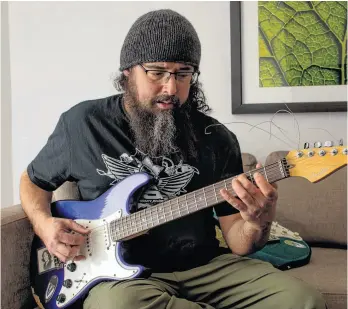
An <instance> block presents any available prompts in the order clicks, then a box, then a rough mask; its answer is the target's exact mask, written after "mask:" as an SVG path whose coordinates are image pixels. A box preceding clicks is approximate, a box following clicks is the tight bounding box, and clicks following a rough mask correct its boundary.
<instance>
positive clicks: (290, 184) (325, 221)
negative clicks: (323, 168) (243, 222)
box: [266, 151, 347, 245]
mask: <svg viewBox="0 0 348 309" xmlns="http://www.w3.org/2000/svg"><path fill="white" fill-rule="evenodd" d="M287 153H288V152H287V151H278V152H272V153H271V154H270V155H269V156H268V157H267V159H266V165H268V164H270V163H272V162H275V161H277V160H279V159H280V158H282V157H285V156H286V154H287ZM278 191H279V199H278V206H277V207H278V208H277V221H279V223H280V224H281V225H283V226H286V227H287V228H288V229H290V230H292V231H294V232H295V231H296V232H298V233H300V235H301V236H302V237H303V238H304V239H305V240H306V241H307V242H309V243H310V244H315V243H331V244H340V245H345V244H346V243H347V167H344V168H341V169H340V170H338V171H336V172H335V173H333V174H331V175H330V176H329V177H327V178H325V179H323V180H321V181H319V182H317V183H311V182H309V181H308V180H307V179H305V178H302V177H290V178H287V179H283V180H281V181H279V182H278Z"/></svg>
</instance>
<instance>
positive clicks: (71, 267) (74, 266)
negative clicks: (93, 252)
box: [67, 263, 76, 272]
mask: <svg viewBox="0 0 348 309" xmlns="http://www.w3.org/2000/svg"><path fill="white" fill-rule="evenodd" d="M67 269H68V270H70V271H71V272H73V271H75V270H76V263H70V264H68V266H67Z"/></svg>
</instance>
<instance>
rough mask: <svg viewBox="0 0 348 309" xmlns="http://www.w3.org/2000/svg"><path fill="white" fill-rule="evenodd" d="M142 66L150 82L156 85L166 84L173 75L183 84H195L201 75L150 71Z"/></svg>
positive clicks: (183, 72) (196, 73)
mask: <svg viewBox="0 0 348 309" xmlns="http://www.w3.org/2000/svg"><path fill="white" fill-rule="evenodd" d="M140 66H141V67H142V68H143V70H144V71H145V73H146V75H147V77H148V79H149V81H150V82H153V83H156V84H166V83H167V82H168V81H169V79H170V78H171V76H172V75H174V77H175V80H176V81H178V82H180V83H182V84H194V83H195V82H196V81H197V79H198V76H199V74H200V72H199V71H191V72H190V71H178V72H174V73H173V72H169V71H164V70H148V69H146V68H145V67H144V66H143V65H142V64H140Z"/></svg>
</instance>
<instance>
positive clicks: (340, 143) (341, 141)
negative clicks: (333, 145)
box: [338, 138, 343, 146]
mask: <svg viewBox="0 0 348 309" xmlns="http://www.w3.org/2000/svg"><path fill="white" fill-rule="evenodd" d="M338 145H339V146H343V138H341V139H340V140H339V142H338Z"/></svg>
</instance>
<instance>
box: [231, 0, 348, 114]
mask: <svg viewBox="0 0 348 309" xmlns="http://www.w3.org/2000/svg"><path fill="white" fill-rule="evenodd" d="M230 21H231V22H230V29H231V75H232V114H260V113H275V112H276V111H278V110H281V109H286V106H288V107H289V108H290V110H291V111H292V112H296V113H302V112H342V111H347V2H346V1H318V2H315V1H314V2H309V1H290V2H286V1H242V2H241V1H231V2H230Z"/></svg>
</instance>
